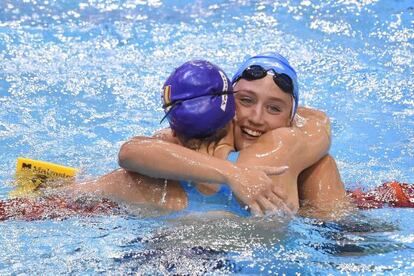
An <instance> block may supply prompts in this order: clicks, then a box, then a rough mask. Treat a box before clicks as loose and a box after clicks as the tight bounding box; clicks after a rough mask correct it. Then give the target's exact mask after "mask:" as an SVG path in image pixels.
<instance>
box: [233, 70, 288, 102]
mask: <svg viewBox="0 0 414 276" xmlns="http://www.w3.org/2000/svg"><path fill="white" fill-rule="evenodd" d="M268 74H269V75H273V81H274V82H275V84H276V85H277V86H278V87H279V88H280V89H282V90H283V91H284V92H286V93H289V94H292V95H293V82H292V79H291V78H290V77H289V76H288V75H287V74H284V73H282V74H279V73H277V72H276V71H275V70H274V69H272V68H271V69H268V70H266V69H265V68H263V67H262V66H260V65H250V66H249V67H247V68H246V69H244V71H243V72H242V74H241V76H240V77H239V78H238V79H237V80H236V82H237V81H238V80H240V79H245V80H248V81H251V80H258V79H262V78H264V77H266V75H268Z"/></svg>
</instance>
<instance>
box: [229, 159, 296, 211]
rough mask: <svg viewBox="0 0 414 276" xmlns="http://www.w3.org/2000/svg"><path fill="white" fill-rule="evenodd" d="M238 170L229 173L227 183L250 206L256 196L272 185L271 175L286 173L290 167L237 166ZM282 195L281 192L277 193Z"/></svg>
mask: <svg viewBox="0 0 414 276" xmlns="http://www.w3.org/2000/svg"><path fill="white" fill-rule="evenodd" d="M235 168H236V171H235V172H234V173H232V174H230V175H228V181H227V183H228V184H229V186H230V187H231V189H232V190H233V192H234V193H235V195H236V196H237V198H238V199H239V200H241V201H242V202H243V203H244V204H246V205H248V206H250V204H253V202H254V201H256V197H257V196H258V195H260V194H262V193H263V194H267V193H264V192H265V191H267V190H269V189H270V188H271V187H272V180H271V179H270V177H269V176H271V175H280V174H282V173H284V172H285V171H286V170H287V169H288V167H287V166H282V167H270V166H254V167H251V168H249V167H242V166H240V165H238V166H235ZM278 194H279V196H280V192H276V193H275V195H278Z"/></svg>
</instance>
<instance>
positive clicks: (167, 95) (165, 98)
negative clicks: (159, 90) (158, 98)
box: [162, 85, 171, 111]
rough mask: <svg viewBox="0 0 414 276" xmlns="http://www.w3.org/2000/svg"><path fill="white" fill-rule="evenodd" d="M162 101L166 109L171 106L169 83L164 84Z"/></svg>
mask: <svg viewBox="0 0 414 276" xmlns="http://www.w3.org/2000/svg"><path fill="white" fill-rule="evenodd" d="M162 99H163V102H164V106H165V107H166V110H167V111H168V110H169V109H170V108H171V85H166V86H165V87H164V94H163V97H162Z"/></svg>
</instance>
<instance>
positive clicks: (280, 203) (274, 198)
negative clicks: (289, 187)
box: [267, 193, 293, 216]
mask: <svg viewBox="0 0 414 276" xmlns="http://www.w3.org/2000/svg"><path fill="white" fill-rule="evenodd" d="M267 198H268V200H269V201H270V202H271V203H272V204H273V205H274V206H277V210H276V211H282V212H283V213H284V214H285V215H288V216H293V212H292V210H291V209H290V208H289V206H288V205H287V204H286V203H285V201H284V200H282V199H281V198H280V197H279V196H278V195H277V194H275V193H269V194H267Z"/></svg>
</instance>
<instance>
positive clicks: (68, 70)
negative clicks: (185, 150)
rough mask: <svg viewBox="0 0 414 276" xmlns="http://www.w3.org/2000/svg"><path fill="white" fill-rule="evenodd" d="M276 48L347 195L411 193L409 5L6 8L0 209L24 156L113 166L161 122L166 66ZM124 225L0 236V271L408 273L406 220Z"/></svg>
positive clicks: (413, 253) (90, 224) (0, 28)
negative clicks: (379, 189)
mask: <svg viewBox="0 0 414 276" xmlns="http://www.w3.org/2000/svg"><path fill="white" fill-rule="evenodd" d="M268 49H277V50H279V51H280V52H281V53H282V54H283V55H285V56H287V57H288V59H289V60H290V61H291V63H292V64H293V65H294V66H295V67H296V68H297V71H298V74H299V81H300V84H301V86H300V90H301V100H300V102H301V104H302V105H307V106H312V107H315V108H319V109H322V110H324V111H325V112H326V113H327V114H328V115H329V116H330V117H331V119H332V122H333V136H334V139H333V144H332V148H331V153H332V154H333V155H334V156H335V158H336V159H337V161H338V165H339V168H340V171H341V174H342V178H343V180H344V182H345V183H346V184H347V186H348V187H356V186H362V187H374V186H377V185H379V184H380V183H382V182H383V181H387V180H393V179H397V180H399V181H402V182H409V183H413V182H414V166H413V164H414V120H413V119H414V75H413V72H414V3H413V2H412V1H409V0H394V1H392V0H359V1H357V0H338V1H334V0H328V1H322V0H320V1H316V0H312V1H310V0H302V1H293V0H291V1H280V2H275V1H249V0H230V1H222V2H220V1H207V0H205V1H201V0H200V1H197V0H195V1H173V0H170V1H159V0H124V1H121V0H106V1H104V0H84V1H69V0H20V1H19V0H14V1H12V0H3V1H0V159H1V160H2V162H0V181H1V184H0V198H1V199H5V198H7V195H8V192H9V191H10V189H11V187H10V185H9V184H10V182H11V181H12V179H13V173H14V170H15V162H16V158H17V157H18V156H26V157H31V158H34V159H41V160H47V161H52V162H56V163H62V164H66V165H70V166H73V167H78V168H81V170H82V171H81V174H80V178H87V177H93V176H98V175H101V174H103V173H106V172H109V171H110V170H112V169H114V168H116V167H117V158H116V157H117V152H118V150H119V147H120V145H121V144H122V142H123V141H125V140H127V139H128V138H129V137H131V136H134V135H151V134H152V133H153V132H154V131H156V130H158V129H159V128H161V127H165V126H166V125H165V124H162V125H160V124H159V120H160V119H161V117H162V114H161V111H162V110H161V108H160V104H159V101H160V87H161V86H162V84H163V80H164V79H165V78H166V77H167V75H168V74H169V73H170V72H171V71H172V70H173V69H174V67H175V66H177V65H179V64H181V63H183V62H184V61H187V60H188V59H193V58H204V59H208V60H210V61H212V62H214V63H216V64H219V65H220V66H221V67H222V68H223V69H224V70H225V71H226V72H228V73H229V75H231V74H232V73H234V72H235V69H236V68H237V66H238V65H239V63H240V61H241V60H242V59H243V58H244V57H245V56H246V55H248V54H253V53H258V52H261V51H264V50H268ZM139 214H140V210H139V208H137V210H135V211H134V212H133V214H131V215H130V216H121V215H119V216H103V217H93V218H82V217H79V218H77V217H75V218H70V219H67V220H63V221H55V220H45V221H36V222H24V221H7V222H2V223H0V274H2V275H8V274H13V275H14V274H46V275H56V274H61V273H64V274H70V273H73V274H133V273H142V274H157V273H161V274H168V273H171V274H175V273H176V274H185V273H189V274H201V273H210V274H217V273H219V274H220V273H223V274H226V273H240V274H271V273H287V274H293V273H295V272H299V273H302V274H322V275H324V274H327V273H331V274H337V273H351V274H361V273H363V274H371V273H379V274H383V273H384V274H388V273H395V274H404V273H406V274H412V273H414V250H413V247H414V226H413V225H414V211H413V210H411V209H391V208H385V209H381V210H371V211H361V212H360V213H357V214H355V216H352V217H351V218H347V219H346V220H345V221H342V222H320V221H317V220H312V219H306V218H295V219H294V220H293V221H292V222H290V223H282V222H278V221H275V220H272V219H264V220H263V219H262V220H257V219H252V220H243V219H207V218H204V219H203V218H200V219H197V220H191V221H189V220H178V221H164V220H161V219H143V218H142V217H141V216H140V215H139Z"/></svg>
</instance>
